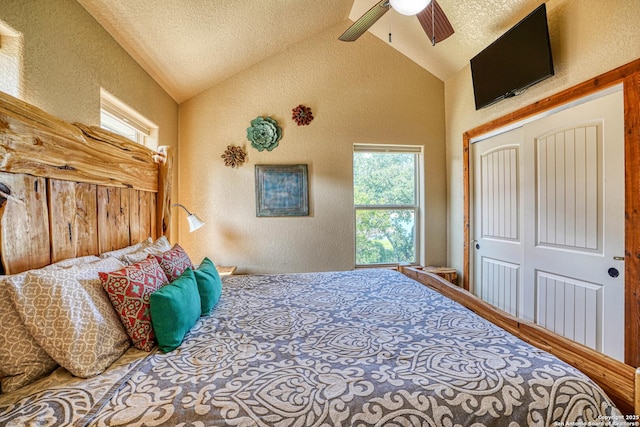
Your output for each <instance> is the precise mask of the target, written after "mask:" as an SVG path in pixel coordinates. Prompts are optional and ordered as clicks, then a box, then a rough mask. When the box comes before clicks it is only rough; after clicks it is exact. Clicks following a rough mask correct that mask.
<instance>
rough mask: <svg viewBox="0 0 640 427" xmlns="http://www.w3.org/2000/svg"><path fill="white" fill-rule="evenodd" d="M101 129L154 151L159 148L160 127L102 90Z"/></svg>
mask: <svg viewBox="0 0 640 427" xmlns="http://www.w3.org/2000/svg"><path fill="white" fill-rule="evenodd" d="M100 127H102V128H103V129H106V130H108V131H111V132H113V133H117V134H118V135H122V136H124V137H125V138H129V139H130V140H132V141H134V142H137V143H139V144H142V145H145V146H147V147H149V148H151V149H153V150H156V149H157V148H158V140H157V136H158V127H157V126H156V125H154V124H153V123H152V122H150V121H149V120H147V119H146V118H145V117H144V116H142V115H140V114H139V113H138V112H136V111H135V110H133V109H132V108H130V107H129V106H127V105H126V104H124V103H123V102H122V101H120V100H118V99H117V98H116V97H114V96H113V95H111V94H110V93H109V92H107V91H105V90H100Z"/></svg>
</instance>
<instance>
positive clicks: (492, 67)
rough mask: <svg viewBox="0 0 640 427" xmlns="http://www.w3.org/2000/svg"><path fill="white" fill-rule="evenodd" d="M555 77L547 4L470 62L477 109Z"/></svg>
mask: <svg viewBox="0 0 640 427" xmlns="http://www.w3.org/2000/svg"><path fill="white" fill-rule="evenodd" d="M552 75H553V59H552V57H551V42H550V40H549V27H548V26H547V9H546V7H545V5H544V4H542V5H540V6H539V7H538V8H537V9H536V10H534V11H533V12H531V13H530V14H529V15H528V16H527V17H526V18H524V19H523V20H522V21H520V22H519V23H518V24H516V25H515V26H514V27H513V28H511V29H510V30H509V31H507V32H506V33H505V34H503V35H502V37H500V38H499V39H498V40H496V41H495V42H493V43H492V44H491V45H489V46H488V47H487V48H486V49H484V50H483V51H482V52H480V53H479V54H477V55H476V56H475V57H473V58H472V59H471V78H472V80H473V93H474V97H475V101H476V110H479V109H480V108H483V107H486V106H488V105H491V104H493V103H495V102H498V101H500V100H502V99H504V98H509V97H512V96H516V95H518V94H520V93H521V92H522V91H523V90H524V89H526V88H528V87H529V86H531V85H533V84H535V83H538V82H539V81H541V80H544V79H546V78H547V77H550V76H552Z"/></svg>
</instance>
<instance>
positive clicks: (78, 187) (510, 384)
mask: <svg viewBox="0 0 640 427" xmlns="http://www.w3.org/2000/svg"><path fill="white" fill-rule="evenodd" d="M0 138H1V139H0V145H1V146H2V149H3V150H4V152H3V153H2V155H3V160H4V162H3V163H2V168H1V169H2V171H3V172H0V195H1V196H2V198H0V215H2V216H1V218H0V234H1V236H0V243H1V248H2V250H1V253H0V257H1V258H2V266H3V269H4V273H5V274H6V275H7V276H6V277H17V276H20V277H22V276H21V275H25V277H32V276H33V277H36V278H38V277H49V276H56V277H62V278H63V279H64V280H63V281H62V282H55V284H56V286H58V287H57V288H56V289H58V290H59V292H57V293H56V295H64V294H65V292H72V290H74V291H75V290H78V292H80V291H83V292H84V291H87V292H86V293H87V294H90V295H84V294H82V295H83V297H82V298H83V300H84V301H85V302H86V303H87V304H89V305H92V304H93V305H94V306H95V307H101V310H106V311H104V312H105V313H106V312H109V310H108V308H109V307H108V306H106V305H105V303H104V301H102V302H96V301H97V300H98V299H101V300H104V295H102V294H101V293H100V292H99V291H98V290H99V288H98V290H96V289H95V285H96V284H95V281H93V282H91V283H92V285H91V286H93V288H92V289H93V293H91V292H88V289H89V286H88V285H87V284H86V283H87V282H81V281H80V279H79V275H80V273H76V270H78V271H83V273H82V274H87V275H89V274H90V276H86V277H85V276H82V278H83V279H84V278H88V277H90V278H91V280H94V278H95V275H96V274H98V273H96V271H98V270H100V271H101V272H104V271H107V270H108V271H113V270H115V269H118V268H121V267H122V265H124V260H127V261H128V262H129V263H130V265H138V263H140V262H145V261H144V259H145V258H144V257H143V258H140V259H141V260H139V259H130V258H126V257H125V258H122V257H123V256H124V255H129V256H133V254H137V253H138V252H140V251H141V250H142V249H145V248H150V247H154V253H153V256H158V257H162V256H164V254H167V253H169V252H170V251H172V250H174V249H175V247H173V248H170V247H169V246H167V244H166V243H163V244H162V245H159V243H158V242H162V241H163V239H165V237H163V236H165V235H168V234H169V232H170V230H169V228H168V226H169V224H170V214H169V212H168V207H169V206H170V194H171V191H170V182H171V178H170V177H171V171H170V165H171V158H170V151H169V150H162V152H161V153H153V152H149V151H145V150H143V149H141V148H140V147H139V146H133V145H131V144H129V143H126V142H124V141H121V140H119V139H118V138H117V137H115V136H114V135H111V134H108V133H105V132H102V131H100V130H98V129H95V128H87V127H85V126H82V125H77V124H76V125H70V124H67V123H64V122H61V121H59V120H57V119H55V118H54V117H51V116H49V115H47V114H46V113H45V112H43V111H41V110H38V109H37V108H35V107H33V106H29V105H28V104H25V103H24V102H22V101H19V100H16V99H13V98H11V97H9V96H7V95H1V94H0ZM69 153H73V155H71V156H70V155H69ZM17 217H19V219H16V218H17ZM25 224H27V225H26V226H25ZM25 248H26V249H25ZM132 248H133V249H132ZM145 250H146V249H145ZM123 251H125V252H123ZM123 254H124V255H123ZM96 255H100V256H99V257H96ZM187 256H188V255H187ZM87 257H89V258H87ZM87 259H90V260H91V261H87ZM147 259H148V258H147ZM116 261H118V263H120V262H123V264H117V263H116ZM190 261H193V263H194V264H195V263H200V261H201V260H190ZM94 263H95V264H94ZM87 265H90V266H91V267H86V266H87ZM85 267H86V268H85ZM192 267H193V269H195V270H198V269H199V268H196V267H195V266H192ZM74 269H75V270H74ZM85 269H86V270H89V271H90V273H87V272H86V271H85ZM51 270H54V272H53V273H52V272H51ZM401 270H402V272H404V274H402V273H401V272H398V271H392V270H387V269H364V270H354V271H348V272H321V273H305V274H281V275H238V276H229V277H225V278H224V283H223V286H222V295H221V297H220V299H219V301H218V302H217V304H216V305H215V306H214V307H213V309H212V310H211V312H210V313H208V314H206V313H205V314H203V315H202V316H200V313H199V316H198V318H197V319H196V320H195V323H194V324H193V325H192V326H191V327H190V328H188V330H187V331H186V334H185V335H184V337H183V340H182V342H181V343H180V344H179V346H177V348H175V349H174V350H172V351H168V352H164V351H160V350H159V349H158V347H155V346H151V347H150V348H149V350H150V351H143V350H140V349H138V348H134V347H130V346H129V345H126V344H124V345H123V344H122V343H123V341H122V340H121V339H119V338H113V340H112V342H113V343H114V344H113V345H108V346H106V345H102V350H101V351H103V352H106V351H108V350H110V349H111V350H112V349H113V348H116V347H117V348H118V349H120V350H118V351H116V352H115V353H113V351H112V352H111V353H110V355H109V358H108V359H109V363H105V362H104V357H102V354H101V353H100V352H86V353H82V354H81V356H86V355H88V354H89V355H95V356H96V357H93V359H91V361H92V363H87V362H86V360H85V358H82V360H79V359H78V360H77V361H76V360H74V359H73V357H79V355H78V354H72V355H71V356H69V354H67V353H69V352H67V353H65V354H63V355H60V354H58V355H57V357H52V359H54V362H59V363H58V364H60V365H62V366H72V367H73V368H71V369H69V368H63V367H59V368H57V369H54V367H49V370H51V369H53V371H52V372H51V373H50V374H47V375H45V376H42V377H41V378H39V379H37V380H35V381H33V382H30V383H29V384H26V385H23V386H21V387H18V388H16V389H15V390H12V391H9V392H6V393H2V394H0V425H55V426H58V425H96V426H99V425H194V426H199V425H260V426H276V425H277V426H321V425H344V426H347V425H355V426H357V425H361V426H365V425H366V426H368V425H380V426H382V425H406V426H415V425H509V426H511V425H587V424H588V423H589V422H593V423H596V424H598V423H600V424H599V425H605V423H607V422H608V423H610V425H622V424H624V423H625V422H627V421H631V422H634V421H636V419H635V418H633V417H634V415H632V414H633V403H634V399H633V387H634V382H633V381H634V369H633V368H632V367H630V366H627V365H624V364H621V363H619V362H614V361H611V360H609V359H607V358H605V357H603V356H601V355H598V354H596V353H595V352H589V351H587V350H584V349H582V348H579V347H573V346H571V345H569V346H566V344H565V343H559V344H558V345H551V346H546V347H545V349H546V350H551V351H554V352H555V353H557V354H558V353H559V354H558V355H559V356H561V357H562V353H566V349H570V350H571V351H572V353H577V354H578V355H579V356H580V357H582V358H581V359H580V358H579V359H577V360H578V362H579V363H574V364H575V365H579V366H580V370H579V369H577V368H576V367H574V366H572V365H570V364H569V363H566V362H565V361H562V360H561V359H560V358H558V357H556V356H554V355H552V354H550V353H549V352H547V351H543V350H540V349H539V348H538V347H534V346H532V345H530V344H528V343H527V342H525V341H532V340H530V339H528V338H527V337H525V336H520V335H522V334H521V331H522V329H523V328H520V326H521V325H522V324H521V323H519V322H515V324H514V323H511V324H509V323H506V324H504V323H503V322H501V320H500V319H499V316H498V315H496V313H495V312H489V311H486V312H484V311H482V310H479V309H478V307H477V306H473V304H469V301H470V299H472V298H471V296H469V295H463V296H462V297H460V296H459V295H456V291H455V289H456V287H454V286H450V284H447V283H446V282H445V281H443V280H441V279H439V278H437V277H435V276H433V275H431V274H429V273H423V272H420V271H419V270H418V269H413V268H405V269H401ZM6 277H5V278H4V279H2V280H4V281H5V282H6V280H11V281H13V280H14V279H13V278H11V279H6ZM176 277H177V276H176ZM411 277H413V278H411ZM414 279H416V280H414ZM1 283H4V282H3V281H0V292H2V289H3V287H2V285H1ZM20 283H22V282H20ZM25 283H30V284H31V286H32V287H31V288H27V287H22V288H19V290H21V292H22V290H24V292H22V293H21V294H16V293H15V292H16V291H15V290H13V291H12V292H14V293H13V294H11V301H12V303H13V305H14V306H16V307H17V305H18V304H20V303H21V302H23V303H24V304H23V307H22V310H23V311H24V312H26V313H32V312H34V311H37V310H38V309H39V307H40V306H39V305H37V304H36V305H34V304H29V303H28V301H29V298H30V297H33V295H34V294H37V293H38V292H39V289H40V288H39V287H38V286H40V285H42V283H44V282H43V281H42V280H40V281H38V280H35V279H34V280H32V281H26V282H25ZM425 285H426V286H425ZM20 286H22V285H20ZM83 286H84V287H83ZM166 286H167V287H168V286H169V285H166ZM26 289H31V290H35V291H33V292H27V290H26ZM434 289H437V291H436V290H434ZM451 289H454V291H453V292H452V291H451ZM447 293H448V294H449V297H447V296H444V295H443V294H447ZM16 295H18V296H16ZM73 295H76V297H77V295H80V294H79V293H76V294H73ZM2 297H3V296H2V295H0V302H1V301H2ZM76 297H74V298H76ZM21 298H22V299H21ZM61 298H62V297H61ZM82 298H81V299H82ZM452 298H454V299H459V300H460V301H461V303H458V302H455V301H454V300H453V299H452ZM4 299H5V302H6V299H7V297H6V295H5V296H4ZM62 299H63V300H65V301H68V299H65V298H62ZM25 301H26V302H25ZM74 301H76V300H75V299H74ZM0 307H2V306H1V305H0ZM16 310H19V309H18V308H16ZM61 311H62V312H63V313H67V312H70V311H71V309H69V310H66V311H65V310H61ZM89 311H90V310H89ZM474 311H477V312H479V313H480V314H483V315H485V317H488V318H490V319H491V320H492V321H494V322H497V323H501V324H503V326H505V327H506V330H505V329H504V328H501V327H499V326H496V325H495V324H494V323H491V322H489V321H488V320H486V319H484V318H483V317H481V316H480V315H478V314H476V313H474ZM5 314H6V313H5ZM487 314H488V315H487ZM24 316H27V318H29V317H28V314H24V313H23V318H22V320H23V322H27V323H29V325H28V326H29V327H31V328H32V329H30V330H29V331H30V332H31V333H32V334H34V335H37V331H36V330H35V329H33V328H40V324H39V323H38V322H36V321H33V322H28V321H27V320H25V317H24ZM103 317H106V316H103ZM69 318H70V319H76V320H77V322H76V323H78V324H85V323H87V325H85V326H87V327H89V328H93V327H99V328H102V329H98V330H100V331H102V332H95V328H94V329H92V330H93V331H94V333H93V335H94V341H95V343H97V344H95V345H98V344H101V342H100V340H96V339H95V336H99V337H102V336H103V335H102V334H108V333H109V331H112V330H115V329H118V328H119V327H118V326H116V323H117V322H115V323H113V322H112V324H113V327H108V326H107V322H106V321H99V322H98V321H96V322H84V320H85V318H84V317H83V316H80V317H73V316H70V317H69ZM78 319H79V320H78ZM1 321H3V313H2V311H1V310H0V322H1ZM71 323H73V322H71ZM121 326H122V325H120V327H121ZM3 328H5V330H7V329H8V328H7V327H6V326H5V325H4V324H3ZM38 330H39V329H38ZM127 332H128V331H127ZM39 334H40V336H39V340H37V341H38V343H39V344H41V345H42V347H43V348H45V344H48V345H57V346H60V345H62V346H63V347H64V348H67V347H69V346H70V344H73V343H74V341H73V340H71V341H69V340H65V339H59V340H54V339H53V337H51V336H50V334H47V333H44V332H41V333H39ZM121 335H122V334H120V336H121ZM516 335H518V336H520V338H519V337H517V336H516ZM521 338H524V339H521ZM48 339H50V341H47V340H48ZM41 341H42V342H41ZM103 341H104V340H103ZM533 341H535V340H533ZM538 341H540V340H538ZM43 343H45V344H43ZM102 344H103V343H102ZM127 344H130V343H129V342H128V341H127ZM543 344H544V342H543ZM554 344H555V343H554ZM71 347H73V346H71ZM124 347H130V348H128V349H126V348H124ZM47 348H48V347H47ZM1 350H2V351H6V349H5V348H3V349H1ZM18 351H20V350H18ZM23 351H24V350H23ZM45 352H46V351H45ZM71 353H73V352H71ZM98 353H100V354H98ZM49 356H51V354H49ZM565 356H566V354H565ZM564 358H565V359H566V357H564ZM589 358H592V360H590V361H589V363H583V364H582V365H580V363H582V362H583V361H584V360H587V359H589ZM570 361H574V360H573V359H572V360H570ZM73 362H78V364H74V363H73ZM76 368H77V369H78V371H76ZM583 372H588V373H589V374H590V375H591V377H592V378H589V376H587V375H586V374H585V373H583ZM598 372H599V374H598ZM2 373H3V366H2V365H0V374H2ZM5 379H6V377H5ZM3 389H4V387H3ZM629 390H631V393H629ZM570 423H574V424H570Z"/></svg>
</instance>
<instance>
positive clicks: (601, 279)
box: [523, 91, 624, 360]
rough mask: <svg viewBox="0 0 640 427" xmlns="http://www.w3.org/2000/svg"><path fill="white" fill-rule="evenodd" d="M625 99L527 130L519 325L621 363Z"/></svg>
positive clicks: (616, 97) (611, 98)
mask: <svg viewBox="0 0 640 427" xmlns="http://www.w3.org/2000/svg"><path fill="white" fill-rule="evenodd" d="M623 108H624V107H623V95H622V92H621V91H618V92H615V93H613V94H610V95H607V96H604V97H602V98H599V99H596V100H594V101H590V102H587V103H585V104H582V105H579V106H577V107H574V108H571V109H569V110H566V111H562V112H560V113H557V114H554V115H552V116H549V117H546V118H544V119H540V120H538V121H535V122H533V123H531V124H529V125H527V126H525V128H524V131H525V142H524V147H525V151H524V156H525V158H527V159H529V160H528V161H527V162H526V164H525V167H524V174H523V179H524V181H523V188H524V189H525V194H524V197H525V200H524V203H525V206H527V209H525V219H524V221H525V223H526V224H527V227H526V229H525V236H524V239H525V241H526V244H525V246H524V259H525V263H524V277H525V283H524V289H525V292H524V295H523V297H524V298H525V300H526V301H529V303H526V304H525V305H524V308H525V310H524V312H523V317H524V318H528V319H531V318H533V319H535V321H536V323H538V324H539V325H541V326H544V327H545V328H547V329H550V330H552V331H554V332H556V333H558V334H560V335H563V336H565V337H567V338H570V339H573V340H575V341H578V342H580V343H582V344H585V345H587V346H589V347H592V348H594V349H596V350H599V351H601V352H603V353H605V354H608V355H610V356H612V357H615V358H617V359H619V360H623V359H624V261H622V260H619V259H618V258H622V257H623V256H624V122H623V117H624V111H623Z"/></svg>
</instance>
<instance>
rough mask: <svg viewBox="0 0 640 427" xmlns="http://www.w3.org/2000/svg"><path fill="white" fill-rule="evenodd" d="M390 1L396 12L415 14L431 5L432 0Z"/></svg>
mask: <svg viewBox="0 0 640 427" xmlns="http://www.w3.org/2000/svg"><path fill="white" fill-rule="evenodd" d="M389 3H391V7H392V8H393V9H395V11H396V12H398V13H400V14H402V15H407V16H413V15H416V14H418V13H420V12H421V11H422V10H424V8H425V7H427V6H429V3H431V0H389Z"/></svg>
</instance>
